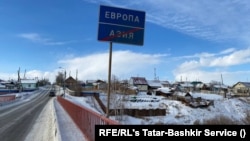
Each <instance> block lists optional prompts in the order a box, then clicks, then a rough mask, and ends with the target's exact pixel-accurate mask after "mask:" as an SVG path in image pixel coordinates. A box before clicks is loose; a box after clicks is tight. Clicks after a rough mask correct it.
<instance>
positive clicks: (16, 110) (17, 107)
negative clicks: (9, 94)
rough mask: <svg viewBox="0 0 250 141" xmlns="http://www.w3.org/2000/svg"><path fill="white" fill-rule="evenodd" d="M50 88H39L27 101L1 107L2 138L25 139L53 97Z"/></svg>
mask: <svg viewBox="0 0 250 141" xmlns="http://www.w3.org/2000/svg"><path fill="white" fill-rule="evenodd" d="M48 94H49V89H48V90H39V91H37V93H36V94H35V95H36V96H34V97H33V98H32V97H27V100H26V102H23V103H19V104H11V105H12V106H4V107H5V108H0V140H1V141H24V139H25V137H26V136H27V135H28V134H29V132H30V130H31V128H32V126H33V124H34V123H35V121H36V119H37V118H38V116H39V114H40V113H41V111H42V110H43V108H44V106H45V105H46V104H47V103H48V101H49V100H50V98H51V97H49V96H48Z"/></svg>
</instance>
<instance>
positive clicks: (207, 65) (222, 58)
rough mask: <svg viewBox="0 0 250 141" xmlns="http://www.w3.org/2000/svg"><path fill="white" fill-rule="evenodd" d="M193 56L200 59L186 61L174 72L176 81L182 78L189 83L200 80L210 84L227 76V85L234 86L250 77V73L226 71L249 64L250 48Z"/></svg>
mask: <svg viewBox="0 0 250 141" xmlns="http://www.w3.org/2000/svg"><path fill="white" fill-rule="evenodd" d="M203 54H204V53H203ZM193 56H195V57H197V56H199V58H198V59H196V60H194V57H193V58H192V60H186V61H185V62H184V63H181V64H180V65H179V66H178V67H177V68H176V69H175V70H174V75H175V79H176V80H180V78H181V77H182V78H184V80H185V79H186V78H188V80H189V81H194V80H197V79H199V80H201V81H207V82H210V81H211V80H217V79H220V75H221V74H225V75H226V77H227V83H230V84H233V82H234V83H236V82H237V81H246V76H249V75H250V71H237V70H236V71H235V72H230V71H227V70H226V69H225V67H233V66H236V65H238V66H239V65H241V64H249V63H250V48H247V49H243V50H235V49H232V48H231V49H227V50H224V51H221V52H220V53H218V54H213V55H197V54H196V55H193ZM185 59H187V58H185ZM206 70H209V71H206ZM243 74H244V75H243Z"/></svg>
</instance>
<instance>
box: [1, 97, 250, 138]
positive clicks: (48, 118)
mask: <svg viewBox="0 0 250 141" xmlns="http://www.w3.org/2000/svg"><path fill="white" fill-rule="evenodd" d="M28 95H29V96H28ZM19 96H20V97H21V98H20V100H19V102H25V101H27V100H29V99H31V98H32V97H34V96H35V95H32V93H29V94H27V93H26V94H23V96H22V93H19ZM192 96H193V97H202V98H205V99H209V100H213V101H214V104H213V105H210V106H209V107H206V108H192V107H190V106H187V105H185V104H184V103H182V102H181V101H177V100H171V99H167V98H165V97H163V96H155V95H147V94H145V93H140V94H138V95H137V96H136V99H141V100H143V102H133V101H130V99H133V98H134V96H124V95H120V94H112V95H111V99H110V101H111V102H110V103H111V105H110V107H112V106H117V105H116V104H118V103H119V105H121V104H122V105H123V106H124V107H126V106H127V107H134V108H135V107H137V108H141V109H143V108H165V109H166V113H167V114H166V116H154V117H144V118H135V117H131V116H125V115H122V118H116V117H114V116H111V117H110V118H112V119H114V120H118V121H119V122H120V123H122V124H139V125H147V124H195V123H196V124H197V123H199V124H202V123H203V122H204V121H206V120H209V119H214V118H216V117H220V116H224V117H227V118H229V119H231V120H233V121H235V123H240V124H246V121H245V119H246V117H247V116H249V113H250V97H247V98H223V96H220V95H217V94H201V93H192ZM65 98H66V99H68V100H70V101H72V102H74V103H76V104H79V105H82V106H84V107H86V108H89V109H91V110H93V111H96V112H98V113H100V114H105V113H104V112H102V110H101V108H100V107H99V106H98V104H97V103H96V101H95V99H94V98H92V97H74V96H71V95H68V94H66V96H65ZM100 98H101V100H102V101H103V103H104V104H106V103H107V95H106V94H105V93H100ZM121 99H123V100H124V99H127V101H126V102H121ZM152 99H153V101H151V100H152ZM11 104H15V102H13V103H11ZM3 106H8V105H3ZM247 114H248V115H247ZM248 124H249V121H248ZM44 129H46V130H44ZM31 140H39V141H48V140H50V141H55V140H56V141H68V140H70V141H84V140H85V138H84V136H83V134H82V133H81V131H80V130H79V128H78V127H77V126H76V125H75V123H74V122H73V121H72V119H71V118H70V117H69V115H68V114H67V113H66V112H65V111H64V109H63V108H62V107H61V105H60V104H59V103H58V101H57V99H56V97H53V98H52V99H51V100H50V101H49V103H48V104H47V105H46V106H45V107H44V109H43V111H42V113H41V114H40V116H39V118H38V120H37V123H36V124H35V125H34V127H33V129H32V132H31V133H30V135H29V136H27V138H26V141H31Z"/></svg>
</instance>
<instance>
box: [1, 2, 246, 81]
mask: <svg viewBox="0 0 250 141" xmlns="http://www.w3.org/2000/svg"><path fill="white" fill-rule="evenodd" d="M100 5H108V6H112V7H119V8H126V9H133V10H139V11H145V13H146V21H145V29H144V43H143V45H142V46H137V45H130V44H121V43H113V48H112V72H111V73H112V75H115V76H116V77H117V78H118V79H121V80H122V79H129V78H130V77H131V76H140V77H145V78H146V79H148V80H153V79H155V78H158V79H159V80H168V81H170V82H174V81H180V80H183V81H196V80H199V81H203V82H211V81H219V82H221V76H222V79H223V83H225V84H228V85H233V84H235V83H237V82H238V81H249V80H250V48H249V43H250V36H249V35H250V15H249V12H250V2H249V1H248V0H230V1H228V0H220V1H218V0H209V1H207V0H182V1H181V2H180V1H176V0H137V1H135V0H126V1H125V0H124V1H123V0H119V1H118V0H53V1H52V0H1V1H0V48H1V55H0V65H1V68H0V78H1V79H6V80H8V79H17V71H18V69H19V67H20V71H21V77H22V76H24V75H25V76H26V77H27V78H35V77H38V78H39V79H43V78H46V79H49V80H50V81H52V82H53V81H54V80H55V75H56V74H57V73H58V72H60V71H64V70H66V72H67V76H69V75H71V76H73V77H76V76H77V77H78V79H79V80H83V81H85V80H88V79H91V80H94V79H102V80H107V79H108V63H109V62H108V61H109V42H101V41H98V40H97V37H98V24H99V23H98V20H99V8H100ZM60 67H61V68H60Z"/></svg>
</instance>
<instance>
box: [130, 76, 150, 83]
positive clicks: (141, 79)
mask: <svg viewBox="0 0 250 141" xmlns="http://www.w3.org/2000/svg"><path fill="white" fill-rule="evenodd" d="M131 79H132V81H133V84H134V85H148V82H147V80H146V78H145V77H131Z"/></svg>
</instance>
